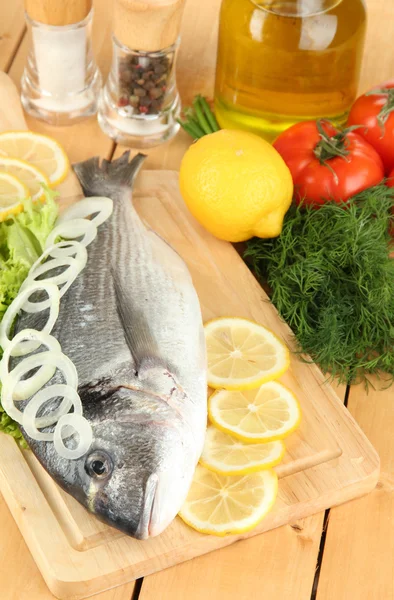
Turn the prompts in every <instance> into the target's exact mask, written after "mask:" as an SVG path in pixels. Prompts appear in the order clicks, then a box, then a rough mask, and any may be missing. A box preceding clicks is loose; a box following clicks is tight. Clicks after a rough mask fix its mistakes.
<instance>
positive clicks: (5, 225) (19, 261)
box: [0, 188, 58, 442]
mask: <svg viewBox="0 0 394 600" xmlns="http://www.w3.org/2000/svg"><path fill="white" fill-rule="evenodd" d="M56 196H57V192H54V191H53V190H50V189H49V188H45V201H44V202H32V200H30V199H29V200H26V201H25V202H24V210H23V212H21V213H19V214H18V215H15V216H13V217H11V218H9V219H7V220H6V221H4V222H2V223H0V320H1V319H2V318H3V315H4V313H5V311H6V310H7V308H8V306H9V305H10V304H11V302H12V301H13V300H14V298H15V297H16V296H17V294H18V291H19V288H20V287H21V285H22V283H23V281H24V280H25V279H26V277H27V274H28V272H29V269H30V267H31V266H32V265H33V263H34V262H35V261H36V260H37V259H38V257H39V256H40V255H41V254H42V252H43V249H44V246H45V241H46V239H47V237H48V235H49V234H50V232H51V231H52V229H53V227H54V226H55V223H56V219H57V215H58V206H57V203H56V201H55V197H56ZM0 431H4V432H5V433H8V434H10V435H12V436H13V437H15V438H16V439H17V440H18V441H21V442H22V441H23V436H22V434H21V432H20V429H19V426H18V424H17V423H16V422H15V421H13V420H12V419H11V418H10V417H9V416H8V415H7V414H6V413H5V412H4V409H3V408H2V406H1V403H0Z"/></svg>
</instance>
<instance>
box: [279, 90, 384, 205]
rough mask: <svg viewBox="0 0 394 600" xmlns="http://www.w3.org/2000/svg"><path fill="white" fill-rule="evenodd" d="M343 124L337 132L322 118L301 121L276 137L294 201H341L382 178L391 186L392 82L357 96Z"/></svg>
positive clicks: (317, 202) (318, 202) (313, 202)
mask: <svg viewBox="0 0 394 600" xmlns="http://www.w3.org/2000/svg"><path fill="white" fill-rule="evenodd" d="M347 125H348V127H347V129H344V130H339V129H337V128H336V127H335V126H334V125H333V124H332V123H330V122H329V121H326V120H321V121H305V122H301V123H297V124H296V125H293V126H292V127H290V128H289V129H287V130H286V131H284V132H283V133H282V134H281V135H280V136H279V137H278V138H277V139H276V141H275V142H274V147H275V148H276V150H277V151H278V152H279V154H280V155H281V156H282V158H283V159H284V161H285V163H286V164H287V166H288V167H289V169H290V172H291V174H292V177H293V182H294V189H295V195H296V200H298V201H303V202H305V203H309V204H313V205H319V204H323V203H324V202H327V201H328V200H334V201H337V202H343V201H346V200H348V199H349V198H351V197H352V196H354V195H356V194H358V193H359V192H361V191H363V190H365V189H367V188H369V187H372V186H374V185H377V184H379V183H381V182H382V181H383V180H385V181H386V184H387V185H390V186H392V187H394V82H390V83H387V84H384V85H382V86H381V87H379V88H378V89H376V90H372V91H371V92H367V93H366V94H364V95H363V96H360V98H358V99H357V100H356V102H355V103H354V105H353V107H352V109H351V111H350V114H349V119H348V123H347Z"/></svg>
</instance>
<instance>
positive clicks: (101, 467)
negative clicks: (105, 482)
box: [85, 451, 113, 479]
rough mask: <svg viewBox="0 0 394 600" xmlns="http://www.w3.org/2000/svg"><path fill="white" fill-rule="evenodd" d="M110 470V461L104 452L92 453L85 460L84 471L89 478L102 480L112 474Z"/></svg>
mask: <svg viewBox="0 0 394 600" xmlns="http://www.w3.org/2000/svg"><path fill="white" fill-rule="evenodd" d="M112 468H113V467H112V460H111V458H110V457H109V456H108V454H107V453H106V452H102V451H96V452H92V454H89V456H88V457H87V459H86V463H85V471H86V472H87V474H88V475H90V477H95V478H96V479H104V478H105V477H108V475H110V474H111V473H112Z"/></svg>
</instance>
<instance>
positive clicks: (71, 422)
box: [53, 413, 93, 460]
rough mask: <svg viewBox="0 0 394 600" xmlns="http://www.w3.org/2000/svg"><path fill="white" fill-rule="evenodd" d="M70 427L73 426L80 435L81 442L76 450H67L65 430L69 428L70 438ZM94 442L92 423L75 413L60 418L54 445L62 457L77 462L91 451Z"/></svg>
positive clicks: (67, 434)
mask: <svg viewBox="0 0 394 600" xmlns="http://www.w3.org/2000/svg"><path fill="white" fill-rule="evenodd" d="M69 426H71V427H72V428H73V429H74V430H75V433H77V434H78V435H79V441H78V445H77V447H76V448H73V449H71V448H67V447H66V446H65V444H64V441H63V439H64V437H65V436H64V435H63V429H64V428H66V427H67V433H66V436H67V437H69ZM92 440H93V432H92V428H91V426H90V423H89V422H88V421H87V420H86V419H85V418H84V417H83V416H81V415H77V414H74V413H68V414H67V415H63V416H62V417H60V419H59V421H58V422H57V425H56V427H55V431H54V436H53V443H54V445H55V450H56V452H57V453H58V454H59V455H60V456H61V457H62V458H66V459H68V460H75V459H77V458H81V456H83V455H84V454H86V452H87V451H88V450H89V448H90V446H91V444H92Z"/></svg>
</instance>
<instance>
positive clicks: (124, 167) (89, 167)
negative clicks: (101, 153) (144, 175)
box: [73, 151, 146, 196]
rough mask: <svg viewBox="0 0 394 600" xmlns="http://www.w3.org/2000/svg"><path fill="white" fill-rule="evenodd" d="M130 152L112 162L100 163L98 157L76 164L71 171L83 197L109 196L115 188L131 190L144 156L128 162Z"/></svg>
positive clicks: (104, 160) (135, 157)
mask: <svg viewBox="0 0 394 600" xmlns="http://www.w3.org/2000/svg"><path fill="white" fill-rule="evenodd" d="M129 158H130V151H127V152H125V153H124V154H122V156H121V157H120V158H118V159H116V160H114V161H109V160H106V159H105V158H104V159H103V160H102V161H101V165H100V159H99V157H98V156H95V157H93V158H90V159H89V160H85V161H84V162H80V163H76V164H74V165H73V169H74V171H75V173H76V175H77V177H78V179H79V182H80V184H81V186H82V189H83V193H84V194H85V196H111V194H113V193H114V189H116V187H118V188H119V190H122V189H124V188H131V187H132V185H133V181H134V178H135V177H136V175H137V173H138V171H139V170H140V167H141V165H142V163H143V162H144V160H145V158H146V156H145V154H137V155H136V156H134V158H133V159H132V160H131V161H130V162H129Z"/></svg>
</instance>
